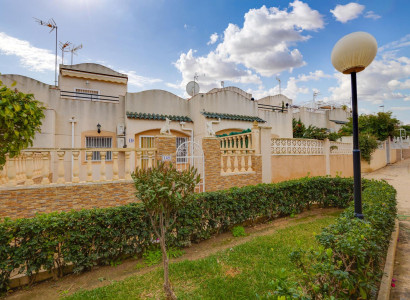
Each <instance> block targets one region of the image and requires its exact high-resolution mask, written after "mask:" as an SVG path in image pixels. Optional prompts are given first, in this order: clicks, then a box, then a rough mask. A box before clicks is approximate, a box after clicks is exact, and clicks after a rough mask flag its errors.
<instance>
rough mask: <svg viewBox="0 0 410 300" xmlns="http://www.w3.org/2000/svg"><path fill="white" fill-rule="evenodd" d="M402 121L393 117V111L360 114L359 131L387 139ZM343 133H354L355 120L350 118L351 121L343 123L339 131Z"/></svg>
mask: <svg viewBox="0 0 410 300" xmlns="http://www.w3.org/2000/svg"><path fill="white" fill-rule="evenodd" d="M399 124H400V121H399V120H397V119H396V118H393V117H392V112H391V111H388V112H379V113H377V114H371V115H364V114H363V115H360V116H359V133H366V134H370V135H373V136H374V137H376V139H378V140H379V141H385V140H387V138H388V137H392V136H394V135H395V131H396V130H397V128H398V126H399ZM339 133H341V134H342V135H352V134H353V120H352V118H349V122H348V123H346V124H345V125H343V127H342V128H341V130H340V131H339Z"/></svg>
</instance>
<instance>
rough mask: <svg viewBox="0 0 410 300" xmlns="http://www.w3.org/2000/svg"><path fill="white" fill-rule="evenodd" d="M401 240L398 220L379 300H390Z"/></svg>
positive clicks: (385, 266) (388, 253)
mask: <svg viewBox="0 0 410 300" xmlns="http://www.w3.org/2000/svg"><path fill="white" fill-rule="evenodd" d="M398 238H399V221H398V220H397V219H396V223H395V225H394V231H393V233H392V234H391V239H390V245H389V249H388V250H387V255H386V263H385V265H384V271H383V278H382V281H381V283H380V288H379V295H378V296H377V300H389V299H390V289H391V283H392V278H393V268H394V258H395V257H396V248H397V239H398Z"/></svg>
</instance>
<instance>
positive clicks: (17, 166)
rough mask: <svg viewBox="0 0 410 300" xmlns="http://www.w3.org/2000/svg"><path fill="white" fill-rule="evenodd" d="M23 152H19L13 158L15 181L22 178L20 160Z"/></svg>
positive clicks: (21, 163)
mask: <svg viewBox="0 0 410 300" xmlns="http://www.w3.org/2000/svg"><path fill="white" fill-rule="evenodd" d="M23 155H24V153H21V154H20V155H19V156H17V157H15V158H14V167H15V170H16V181H20V180H22V179H23V172H22V168H23V162H22V158H23Z"/></svg>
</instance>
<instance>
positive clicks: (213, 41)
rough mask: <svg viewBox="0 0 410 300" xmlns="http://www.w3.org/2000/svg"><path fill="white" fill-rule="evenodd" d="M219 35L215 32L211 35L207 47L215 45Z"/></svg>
mask: <svg viewBox="0 0 410 300" xmlns="http://www.w3.org/2000/svg"><path fill="white" fill-rule="evenodd" d="M218 38H219V35H218V34H217V33H216V32H215V33H213V34H211V36H210V37H209V42H208V43H206V44H207V45H213V44H215V43H216V41H217V40H218Z"/></svg>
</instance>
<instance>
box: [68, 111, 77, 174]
mask: <svg viewBox="0 0 410 300" xmlns="http://www.w3.org/2000/svg"><path fill="white" fill-rule="evenodd" d="M68 122H70V123H71V148H74V125H75V123H77V120H76V119H75V117H71V119H70V120H68ZM73 168H74V159H73V151H71V181H73Z"/></svg>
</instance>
